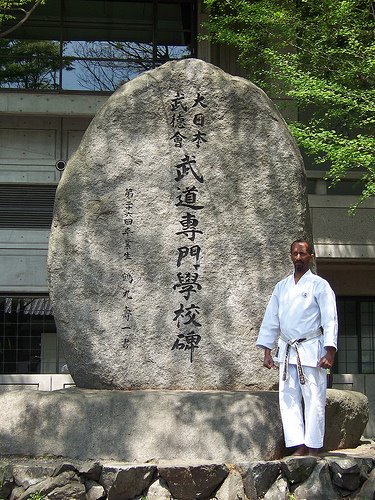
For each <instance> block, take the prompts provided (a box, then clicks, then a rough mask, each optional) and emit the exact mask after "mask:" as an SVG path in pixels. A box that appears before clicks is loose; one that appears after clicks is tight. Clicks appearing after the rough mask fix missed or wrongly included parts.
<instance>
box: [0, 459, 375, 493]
mask: <svg viewBox="0 0 375 500" xmlns="http://www.w3.org/2000/svg"><path fill="white" fill-rule="evenodd" d="M338 455H340V454H338ZM338 455H337V456H326V457H324V458H317V457H298V458H294V457H289V458H285V459H283V460H278V461H271V462H265V461H254V462H247V463H240V464H217V463H200V464H198V463H195V464H192V463H180V462H178V463H172V462H164V463H163V462H158V463H145V464H139V463H137V464H134V463H132V464H131V463H121V464H119V463H114V462H105V463H99V462H79V463H78V462H76V461H75V462H71V461H67V460H63V459H61V460H56V459H35V458H19V457H18V458H16V457H3V458H2V459H1V460H0V499H1V500H2V499H9V500H26V499H29V500H41V499H53V500H74V499H77V500H99V499H108V500H126V499H139V500H141V499H143V500H146V499H147V500H171V499H179V500H192V499H202V500H204V499H217V500H247V499H249V500H256V499H259V498H262V499H264V500H283V499H285V500H289V499H290V498H293V500H298V499H307V500H309V499H311V500H312V499H314V500H319V499H322V500H327V499H330V500H333V499H340V498H350V499H358V500H359V499H362V500H363V499H372V498H373V497H374V492H375V458H373V457H348V456H345V455H342V456H338ZM291 494H293V497H291Z"/></svg>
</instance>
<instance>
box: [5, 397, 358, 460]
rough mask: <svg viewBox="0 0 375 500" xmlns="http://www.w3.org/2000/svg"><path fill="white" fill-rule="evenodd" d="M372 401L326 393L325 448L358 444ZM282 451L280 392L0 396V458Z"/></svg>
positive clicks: (238, 455) (252, 456)
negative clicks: (4, 456)
mask: <svg viewBox="0 0 375 500" xmlns="http://www.w3.org/2000/svg"><path fill="white" fill-rule="evenodd" d="M367 419H368V406H367V398H366V396H364V395H363V394H360V393H356V392H354V391H337V390H333V389H331V390H329V391H328V402H327V432H326V435H327V439H326V449H327V450H333V449H339V448H350V447H355V446H357V445H358V444H359V442H360V437H361V435H362V432H363V429H364V428H365V425H366V422H367ZM283 454H284V444H283V434H282V426H281V419H280V416H279V407H278V394H277V393H276V392H271V391H265V392H219V391H217V392H205V391H199V392H193V391H128V392H127V391H105V390H89V389H77V388H71V389H65V390H60V391H53V392H43V391H25V390H22V391H11V392H7V393H4V394H1V395H0V455H24V456H25V455H26V456H61V457H69V458H71V459H81V460H89V459H94V460H120V461H124V462H151V461H155V460H183V461H205V462H209V461H213V462H216V463H217V462H218V461H219V462H221V463H235V462H241V461H249V460H274V459H276V458H280V457H281V456H283Z"/></svg>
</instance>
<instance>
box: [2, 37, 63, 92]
mask: <svg viewBox="0 0 375 500" xmlns="http://www.w3.org/2000/svg"><path fill="white" fill-rule="evenodd" d="M59 67H60V46H59V43H58V42H53V41H39V40H6V39H0V87H3V88H7V87H8V88H22V89H56V88H58V81H57V77H58V74H59ZM67 69H69V67H68V68H67Z"/></svg>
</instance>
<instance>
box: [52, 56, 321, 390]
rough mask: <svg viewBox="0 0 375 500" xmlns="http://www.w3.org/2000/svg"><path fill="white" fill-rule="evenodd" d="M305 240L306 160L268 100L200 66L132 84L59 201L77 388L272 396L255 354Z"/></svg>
mask: <svg viewBox="0 0 375 500" xmlns="http://www.w3.org/2000/svg"><path fill="white" fill-rule="evenodd" d="M299 237H307V238H310V239H311V229H310V221H309V212H308V206H307V195H306V189H305V171H304V167H303V162H302V159H301V155H300V153H299V150H298V148H297V146H296V143H295V141H294V139H293V138H292V137H291V135H290V133H289V131H288V129H287V127H286V124H285V122H284V120H283V118H282V117H281V115H280V113H279V112H278V111H277V110H276V108H275V107H274V105H273V104H272V102H271V101H270V99H269V98H268V97H267V96H266V95H265V93H264V92H263V91H262V90H261V89H259V88H258V87H256V86H255V85H253V84H252V83H251V82H249V81H247V80H245V79H242V78H239V77H234V76H231V75H229V74H226V73H225V72H223V71H222V70H220V69H218V68H216V67H215V66H213V65H211V64H208V63H205V62H203V61H201V60H198V59H188V60H184V61H174V62H170V63H167V64H165V65H163V66H161V67H160V68H157V69H155V70H152V71H150V72H146V73H144V74H143V75H141V76H139V77H138V78H136V79H134V80H132V81H131V82H129V83H126V84H125V85H124V86H122V87H121V88H119V89H118V91H116V92H115V93H114V94H113V95H112V96H111V97H110V98H109V99H108V101H107V103H106V104H105V105H104V106H103V107H102V108H101V110H100V111H99V112H98V113H97V115H96V117H95V118H94V119H93V121H92V123H91V125H90V126H89V128H88V130H87V131H86V133H85V135H84V138H83V140H82V142H81V144H80V146H79V149H78V150H77V151H76V153H75V154H74V155H73V156H72V158H71V159H70V161H69V163H68V165H67V168H66V170H65V172H64V174H63V177H62V180H61V181H60V184H59V186H58V189H57V194H56V201H55V210H54V218H53V225H52V231H51V237H50V245H49V279H50V292H51V298H52V301H53V307H54V315H55V320H56V324H57V330H58V334H59V336H60V339H61V342H62V345H63V350H64V353H65V356H66V359H67V362H68V366H69V370H70V372H71V374H72V376H73V378H74V380H75V383H76V384H77V386H79V387H83V388H94V389H176V390H179V389H191V390H216V389H217V390H249V389H250V390H267V389H271V388H274V387H275V384H276V381H277V374H276V372H275V371H273V370H271V371H266V370H263V369H262V368H261V366H262V355H261V352H260V351H259V350H257V349H256V348H255V347H254V345H255V340H256V337H257V334H258V328H259V326H260V322H261V319H262V316H263V314H264V310H265V306H266V303H267V301H268V299H269V297H270V294H271V292H272V289H273V286H274V285H275V283H276V282H277V281H278V280H280V279H281V278H283V277H284V276H285V275H287V274H289V273H291V272H292V266H291V264H290V262H289V257H288V254H289V245H290V243H291V241H292V240H293V239H295V238H299Z"/></svg>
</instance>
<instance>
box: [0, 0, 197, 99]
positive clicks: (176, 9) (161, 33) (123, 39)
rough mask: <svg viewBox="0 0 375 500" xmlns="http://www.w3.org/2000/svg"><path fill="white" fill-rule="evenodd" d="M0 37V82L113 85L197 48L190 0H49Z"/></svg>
mask: <svg viewBox="0 0 375 500" xmlns="http://www.w3.org/2000/svg"><path fill="white" fill-rule="evenodd" d="M9 36H10V37H11V36H13V37H15V38H9V39H0V54H1V55H0V87H1V88H8V89H9V88H13V89H29V90H33V89H34V90H49V91H51V90H80V91H90V92H93V91H107V92H113V91H114V90H115V89H116V88H117V87H118V86H119V85H121V84H122V83H124V82H127V81H129V80H131V79H132V78H134V77H136V76H138V75H139V74H140V73H142V72H144V71H146V70H149V69H152V68H155V67H156V66H159V65H161V64H163V63H165V62H167V61H170V60H174V59H183V58H187V57H195V56H196V1H195V0H148V1H143V2H139V1H134V0H133V1H116V0H105V1H104V0H55V1H48V2H46V4H45V5H43V6H41V7H38V9H37V10H36V11H34V13H33V15H32V16H31V17H30V18H29V20H28V21H27V22H26V23H25V24H24V25H23V26H21V27H20V28H18V29H17V30H15V31H14V32H12V33H11V34H10V35H9Z"/></svg>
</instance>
